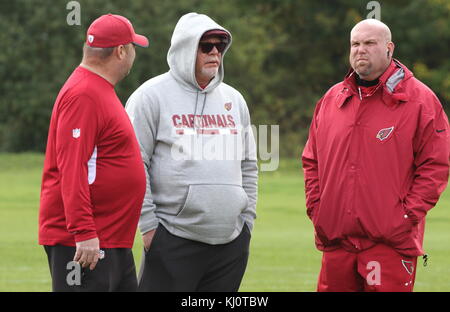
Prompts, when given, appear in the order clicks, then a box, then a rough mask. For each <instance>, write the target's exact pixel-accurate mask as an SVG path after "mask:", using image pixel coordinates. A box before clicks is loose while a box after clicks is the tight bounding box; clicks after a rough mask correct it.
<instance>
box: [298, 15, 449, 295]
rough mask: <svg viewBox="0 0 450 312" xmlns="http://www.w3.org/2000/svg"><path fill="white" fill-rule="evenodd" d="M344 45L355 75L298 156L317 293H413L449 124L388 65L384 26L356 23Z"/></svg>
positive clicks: (399, 68) (420, 89)
mask: <svg viewBox="0 0 450 312" xmlns="http://www.w3.org/2000/svg"><path fill="white" fill-rule="evenodd" d="M350 44H351V49H350V64H351V67H352V69H351V70H350V71H349V73H348V74H347V76H346V77H345V79H344V81H342V82H340V83H338V84H336V85H335V86H333V87H332V88H331V89H330V90H328V91H327V93H326V94H325V95H324V96H323V97H322V98H321V99H320V100H319V102H318V103H317V106H316V109H315V112H314V117H313V120H312V123H311V128H310V133H309V138H308V141H307V143H306V146H305V148H304V151H303V155H302V162H303V169H304V176H305V193H306V206H307V214H308V216H309V217H310V218H311V220H312V222H313V224H314V228H315V238H316V246H317V248H318V249H319V250H321V251H323V258H322V269H321V272H320V275H319V280H318V291H412V290H413V286H414V280H415V272H416V263H417V257H418V256H421V255H424V250H423V248H422V243H423V235H424V226H425V216H426V214H427V212H428V210H430V209H431V208H433V207H434V206H435V204H436V203H437V201H438V199H439V196H440V194H441V193H442V192H443V191H444V189H445V187H446V185H447V181H448V173H449V145H450V144H449V124H448V119H447V116H446V115H445V112H444V110H443V108H442V105H441V104H440V102H439V100H438V99H437V97H436V96H435V94H434V93H433V92H432V91H431V90H430V89H429V88H428V87H427V86H425V85H424V84H423V83H422V82H420V81H419V80H417V79H416V78H414V76H413V74H412V73H411V72H410V71H409V70H408V69H407V68H406V67H405V66H404V65H402V64H401V63H400V62H399V61H397V60H396V59H393V58H392V55H393V52H394V43H392V41H391V33H390V30H389V28H388V27H387V26H386V25H385V24H383V23H382V22H380V21H377V20H373V19H372V20H364V21H362V22H360V23H358V24H357V25H356V26H355V27H354V28H353V29H352V31H351V35H350Z"/></svg>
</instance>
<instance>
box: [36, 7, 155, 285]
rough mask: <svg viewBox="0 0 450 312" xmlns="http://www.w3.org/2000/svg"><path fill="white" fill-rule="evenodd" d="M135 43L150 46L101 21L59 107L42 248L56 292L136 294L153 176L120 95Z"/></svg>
mask: <svg viewBox="0 0 450 312" xmlns="http://www.w3.org/2000/svg"><path fill="white" fill-rule="evenodd" d="M135 45H139V46H144V47H146V46H148V40H147V38H145V37H143V36H140V35H136V34H135V32H134V29H133V27H132V25H131V23H130V22H129V21H128V20H127V19H126V18H124V17H122V16H119V15H112V14H108V15H103V16H101V17H100V18H98V19H97V20H95V21H94V22H93V23H92V25H91V26H90V27H89V29H88V32H87V38H86V44H85V46H84V51H83V52H84V53H83V61H82V63H81V65H80V66H79V67H78V68H76V69H75V71H74V72H73V73H72V75H71V76H70V77H69V79H68V80H67V81H66V83H65V84H64V86H63V88H62V89H61V91H60V93H59V95H58V97H57V99H56V102H55V105H54V108H53V112H52V117H51V122H50V129H49V135H48V142H47V150H46V155H45V163H44V172H43V177H42V190H41V202H40V204H41V205H40V213H39V243H40V244H41V245H44V247H45V251H46V252H47V256H48V261H49V266H50V273H51V275H52V284H53V290H54V291H135V290H136V289H137V278H136V271H135V265H134V259H133V255H132V252H131V248H132V246H133V242H134V236H135V234H136V227H137V223H138V219H139V215H140V210H141V205H142V201H143V198H144V194H145V185H146V181H145V179H146V178H145V171H144V166H143V162H142V158H141V155H140V151H139V145H138V143H137V140H136V136H135V134H134V131H133V126H132V125H131V122H130V120H129V118H128V115H127V114H126V112H125V109H124V107H123V105H122V103H121V102H120V100H119V98H118V97H117V95H116V93H115V91H114V86H115V85H116V84H117V83H118V82H119V81H120V80H122V79H123V78H124V77H125V76H126V75H128V73H129V71H130V69H131V67H132V65H133V62H134V59H135V48H134V46H135ZM100 248H101V249H102V250H100ZM101 252H103V254H102V253H101ZM99 259H101V260H100V261H99ZM72 260H73V261H72Z"/></svg>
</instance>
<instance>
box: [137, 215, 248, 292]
mask: <svg viewBox="0 0 450 312" xmlns="http://www.w3.org/2000/svg"><path fill="white" fill-rule="evenodd" d="M249 244H250V231H249V230H248V227H247V226H246V225H244V229H243V230H242V232H241V234H240V235H239V236H238V237H237V238H236V239H235V240H233V241H232V242H230V243H228V244H223V245H209V244H204V243H200V242H196V241H191V240H188V239H184V238H181V237H178V236H174V235H172V234H171V233H169V232H168V231H167V230H166V229H165V228H164V226H162V225H161V224H160V225H159V226H158V228H157V230H156V232H155V236H154V237H153V241H152V244H151V246H150V250H149V251H148V252H145V251H144V253H143V258H142V263H141V270H140V272H139V287H138V290H139V291H177V292H193V291H200V292H201V291H205V292H206V291H220V292H236V291H238V290H239V286H240V284H241V281H242V277H243V276H244V272H245V269H246V267H247V260H248V255H249Z"/></svg>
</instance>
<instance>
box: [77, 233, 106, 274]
mask: <svg viewBox="0 0 450 312" xmlns="http://www.w3.org/2000/svg"><path fill="white" fill-rule="evenodd" d="M76 245H77V251H76V253H75V257H74V258H73V261H76V262H78V263H79V264H80V265H81V266H82V267H83V268H86V267H89V268H90V269H91V271H92V270H93V269H94V268H95V266H96V265H97V262H98V259H99V256H100V242H99V240H98V238H97V237H96V238H92V239H88V240H85V241H82V242H78V243H76Z"/></svg>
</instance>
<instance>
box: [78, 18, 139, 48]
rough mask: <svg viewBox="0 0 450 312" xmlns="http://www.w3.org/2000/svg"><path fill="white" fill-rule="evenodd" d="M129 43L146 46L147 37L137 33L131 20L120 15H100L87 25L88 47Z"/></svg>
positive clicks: (115, 45)
mask: <svg viewBox="0 0 450 312" xmlns="http://www.w3.org/2000/svg"><path fill="white" fill-rule="evenodd" d="M129 43H133V44H135V45H137V46H140V47H143V48H146V47H148V39H147V38H146V37H144V36H142V35H137V34H136V33H135V32H134V28H133V25H132V24H131V22H130V21H129V20H128V19H127V18H125V17H123V16H120V15H113V14H106V15H102V16H100V17H99V18H97V19H96V20H95V21H94V22H92V24H91V26H89V29H88V31H87V35H86V44H87V45H88V46H90V47H97V48H111V47H117V46H119V45H125V44H129Z"/></svg>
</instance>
